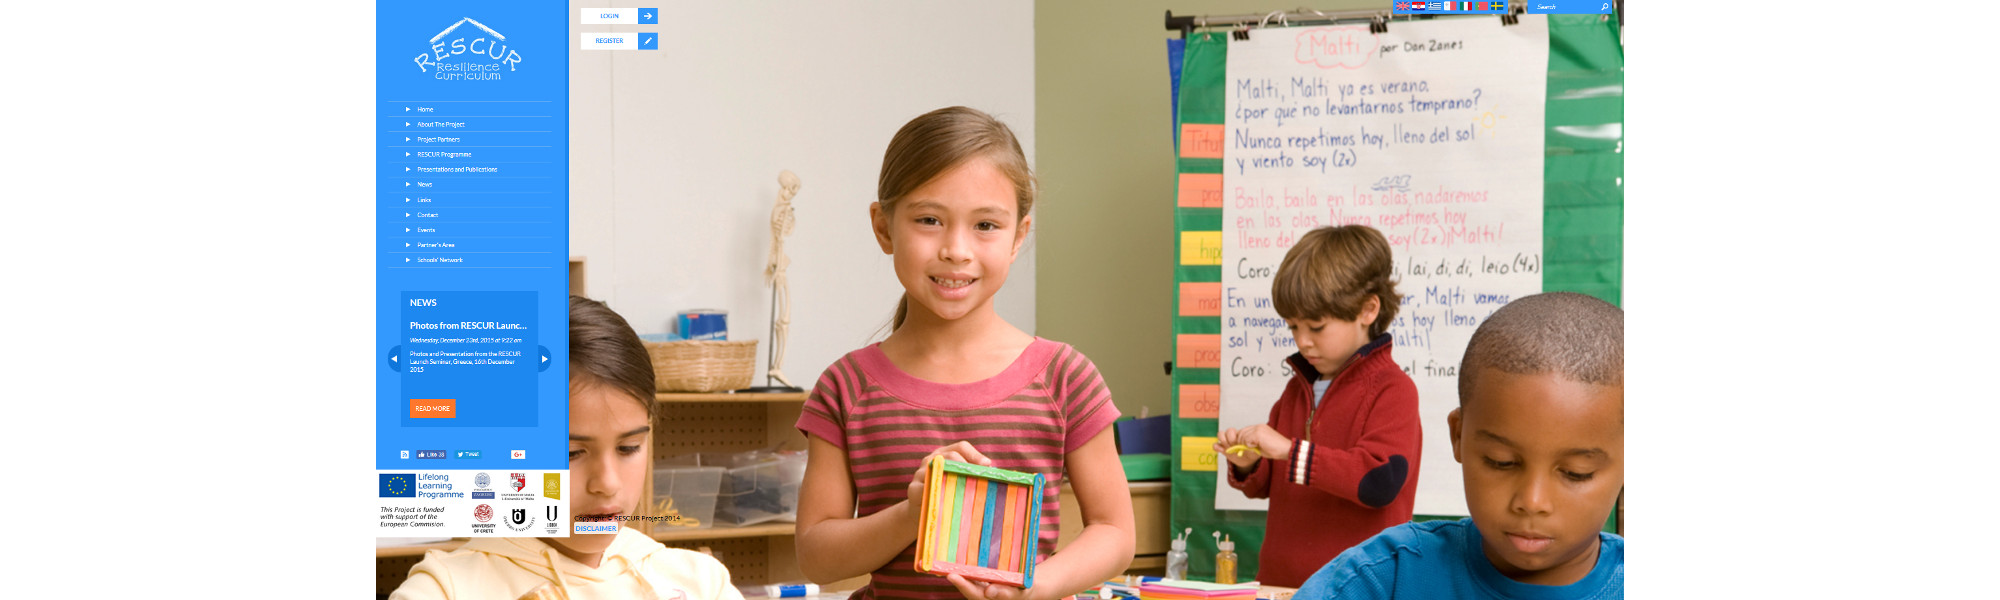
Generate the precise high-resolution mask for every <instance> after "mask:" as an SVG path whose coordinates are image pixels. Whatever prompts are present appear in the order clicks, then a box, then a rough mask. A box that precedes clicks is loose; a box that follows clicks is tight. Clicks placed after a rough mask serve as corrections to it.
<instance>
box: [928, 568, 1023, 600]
mask: <svg viewBox="0 0 2000 600" xmlns="http://www.w3.org/2000/svg"><path fill="white" fill-rule="evenodd" d="M944 578H945V580H946V581H950V582H951V584H952V585H953V586H957V587H958V593H960V594H964V595H965V599H966V600H1029V598H1028V596H1029V592H1028V590H1024V589H1021V588H1017V587H1014V586H1011V585H1007V584H1003V583H987V582H984V581H973V580H970V579H966V578H965V576H964V575H959V574H957V573H952V574H950V575H946V576H944Z"/></svg>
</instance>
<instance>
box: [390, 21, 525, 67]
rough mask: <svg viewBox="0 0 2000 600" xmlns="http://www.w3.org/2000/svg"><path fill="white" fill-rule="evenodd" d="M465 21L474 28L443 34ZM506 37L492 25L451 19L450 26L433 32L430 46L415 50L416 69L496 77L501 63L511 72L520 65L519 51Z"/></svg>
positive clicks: (456, 29) (453, 30) (462, 24)
mask: <svg viewBox="0 0 2000 600" xmlns="http://www.w3.org/2000/svg"><path fill="white" fill-rule="evenodd" d="M468 24H470V25H472V26H473V27H474V28H476V30H468V32H466V33H463V34H460V35H459V36H458V37H455V38H451V39H450V40H449V41H446V39H445V38H447V37H451V35H452V33H453V32H455V31H458V29H459V28H460V27H462V26H465V25H468ZM481 32H484V33H483V34H482V33H481ZM468 38H469V39H468ZM506 41H507V36H504V35H500V32H498V31H494V30H493V28H491V27H487V26H486V25H485V24H482V23H480V22H478V21H474V20H472V18H470V17H467V18H464V19H459V20H458V22H457V23H452V24H451V26H450V27H446V28H444V31H440V32H438V34H437V35H435V36H432V37H431V41H430V49H429V50H428V51H425V52H424V53H422V54H418V55H417V57H416V58H415V59H414V61H415V62H416V63H417V70H419V71H422V72H425V73H430V74H431V78H432V79H442V80H445V81H498V80H499V79H500V67H501V66H502V65H505V66H506V67H507V71H508V72H513V71H514V70H515V69H517V68H519V67H520V65H521V53H520V52H518V51H516V50H513V49H512V48H509V47H508V46H507V45H506V43H505V42H506ZM459 57H464V58H459ZM447 61H450V62H447ZM433 69H435V71H433Z"/></svg>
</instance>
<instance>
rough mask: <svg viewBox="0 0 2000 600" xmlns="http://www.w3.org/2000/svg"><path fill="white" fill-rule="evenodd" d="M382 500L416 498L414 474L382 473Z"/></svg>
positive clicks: (415, 477) (415, 478)
mask: <svg viewBox="0 0 2000 600" xmlns="http://www.w3.org/2000/svg"><path fill="white" fill-rule="evenodd" d="M381 475H382V497H383V498H415V497H417V476H416V474H414V473H382V474H381Z"/></svg>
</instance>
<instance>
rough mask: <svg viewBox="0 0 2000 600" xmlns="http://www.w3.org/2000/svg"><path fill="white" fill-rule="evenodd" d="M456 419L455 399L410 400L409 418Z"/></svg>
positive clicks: (456, 406)
mask: <svg viewBox="0 0 2000 600" xmlns="http://www.w3.org/2000/svg"><path fill="white" fill-rule="evenodd" d="M457 417H458V400H457V399H454V398H444V399H434V400H426V399H419V398H411V399H410V418H412V419H451V418H457Z"/></svg>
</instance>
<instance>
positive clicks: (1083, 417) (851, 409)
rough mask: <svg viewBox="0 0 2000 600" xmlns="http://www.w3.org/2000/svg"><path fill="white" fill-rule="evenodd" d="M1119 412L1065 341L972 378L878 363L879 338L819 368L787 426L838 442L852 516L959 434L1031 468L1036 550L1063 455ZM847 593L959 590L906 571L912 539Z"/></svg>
mask: <svg viewBox="0 0 2000 600" xmlns="http://www.w3.org/2000/svg"><path fill="white" fill-rule="evenodd" d="M1117 418H1118V407H1116V406H1114V405H1112V403H1111V391H1110V389H1109V388H1106V387H1105V386H1104V378H1103V377H1101V376H1099V375H1098V374H1097V366H1096V365H1093V364H1091V362H1090V359H1088V358H1085V357H1084V356H1083V353H1081V352H1077V351H1076V349H1075V348H1071V347H1070V346H1069V344H1064V343H1062V342H1055V341H1050V340H1045V339H1041V338H1035V341H1034V343H1032V344H1029V345H1028V349H1027V350H1026V351H1023V352H1022V353H1021V356H1020V357H1018V358H1015V359H1014V363H1013V364H1011V365H1008V367H1007V370H1005V371H1002V372H1001V373H1000V374H999V375H995V376H993V377H992V378H989V379H986V380H983V381H976V382H973V383H963V384H947V383H936V382H931V381H925V380H922V379H918V378H916V377H915V376H912V375H910V374H908V373H905V372H903V371H902V370H901V369H898V368H896V365H895V364H893V363H891V362H889V357H888V356H887V355H885V354H883V353H882V349H881V347H880V344H872V345H869V346H868V347H866V348H862V349H860V350H855V351H853V352H849V353H847V355H846V356H843V357H841V358H840V360H838V361H835V362H834V363H833V366H830V367H827V369H826V373H825V374H822V375H820V378H819V383H818V384H817V385H815V386H814V387H813V391H812V394H811V396H810V397H808V398H807V399H806V404H805V410H804V411H803V412H802V413H801V414H800V415H799V423H798V428H799V430H800V431H803V432H805V433H806V434H807V435H812V436H818V437H819V438H821V439H824V440H826V441H828V442H831V443H833V445H835V446H839V447H840V448H841V449H843V450H845V451H846V452H847V467H848V476H849V477H850V478H851V479H852V480H853V482H854V491H855V495H856V496H857V497H856V500H855V503H856V506H857V508H858V510H859V515H860V516H867V515H871V514H875V513H876V512H880V511H881V510H882V509H885V508H888V507H890V506H894V505H895V504H896V503H897V502H901V501H903V500H907V499H909V486H910V480H911V477H912V476H913V475H914V474H915V473H916V471H917V467H918V466H920V463H921V461H922V460H923V458H924V456H926V455H928V454H930V453H931V451H932V450H936V449H937V448H938V447H939V446H945V445H949V444H952V443H955V442H959V441H966V442H971V443H972V447H973V448H977V449H978V450H979V451H980V453H982V454H985V455H986V457H987V458H991V459H993V466H995V467H1000V468H1002V469H1012V470H1015V471H1022V472H1029V473H1041V474H1042V477H1043V478H1044V479H1045V480H1046V481H1047V485H1046V486H1045V487H1044V488H1043V493H1042V515H1041V519H1042V524H1041V529H1042V530H1041V536H1040V538H1041V539H1040V550H1039V551H1038V552H1037V553H1036V554H1037V560H1040V559H1046V558H1048V556H1049V555H1050V554H1052V553H1054V552H1055V547H1056V534H1057V531H1056V528H1057V526H1058V525H1059V523H1058V519H1057V514H1058V511H1059V510H1060V509H1061V507H1060V506H1058V494H1059V493H1060V490H1061V484H1062V477H1063V456H1064V455H1065V454H1068V453H1070V452H1072V451H1075V450H1076V449H1077V448H1080V447H1082V446H1083V444H1084V442H1088V441H1090V440H1091V438H1093V437H1096V436H1097V435H1098V434H1100V433H1104V430H1105V429H1106V428H1107V427H1110V426H1111V422H1112V421H1113V420H1116V419H1117ZM851 598H852V599H853V600H873V599H877V598H882V599H889V598H894V599H910V600H954V599H960V598H963V596H962V595H960V594H959V593H958V589H957V588H953V587H952V586H951V582H949V581H945V579H944V578H943V577H938V576H936V575H929V574H924V573H919V572H917V570H916V545H915V544H911V545H910V547H907V548H904V549H903V550H902V552H899V553H897V554H896V558H894V559H892V560H890V561H889V564H886V565H883V566H882V568H879V569H876V570H875V572H874V573H873V574H872V575H871V583H870V584H869V585H868V586H867V587H864V588H861V589H860V590H859V591H856V592H855V593H854V595H853V596H852V597H851Z"/></svg>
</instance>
